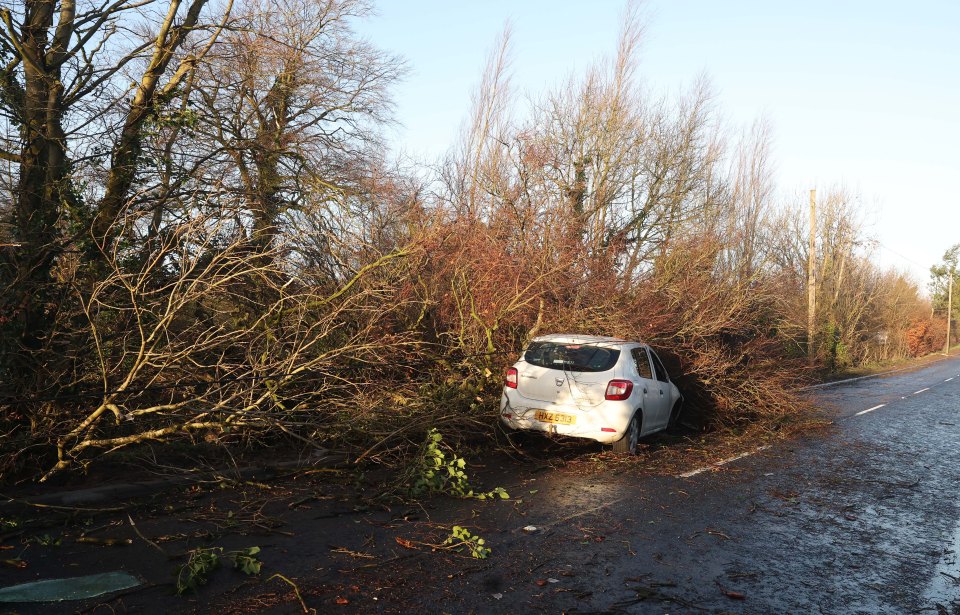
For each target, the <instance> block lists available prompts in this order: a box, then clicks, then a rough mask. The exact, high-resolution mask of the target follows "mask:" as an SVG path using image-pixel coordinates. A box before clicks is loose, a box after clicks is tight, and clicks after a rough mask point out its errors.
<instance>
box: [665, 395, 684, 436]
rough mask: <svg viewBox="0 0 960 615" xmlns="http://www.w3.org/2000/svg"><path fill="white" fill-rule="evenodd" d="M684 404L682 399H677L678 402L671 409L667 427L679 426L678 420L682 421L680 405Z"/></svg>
mask: <svg viewBox="0 0 960 615" xmlns="http://www.w3.org/2000/svg"><path fill="white" fill-rule="evenodd" d="M682 405H683V402H682V401H681V400H679V399H678V400H677V403H675V404H673V410H671V411H670V421H669V422H668V423H667V429H673V428H674V427H676V426H677V422H679V421H680V407H681V406H682Z"/></svg>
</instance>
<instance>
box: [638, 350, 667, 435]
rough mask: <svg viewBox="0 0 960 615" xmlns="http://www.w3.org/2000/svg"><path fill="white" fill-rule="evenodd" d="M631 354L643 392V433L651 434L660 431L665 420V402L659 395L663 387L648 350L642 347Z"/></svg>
mask: <svg viewBox="0 0 960 615" xmlns="http://www.w3.org/2000/svg"><path fill="white" fill-rule="evenodd" d="M630 353H631V354H632V355H633V364H634V367H635V368H636V371H637V376H639V378H640V389H641V392H642V398H641V399H642V402H641V407H642V408H643V426H642V431H641V433H650V432H651V431H656V430H657V429H660V428H661V427H660V425H661V423H662V422H663V420H664V419H663V418H662V416H661V415H662V414H663V413H664V410H663V401H662V396H661V395H660V393H659V391H660V388H662V387H661V383H660V382H659V381H657V379H656V376H655V375H654V371H653V366H652V363H651V362H650V357H649V356H647V349H646V348H644V347H642V346H641V347H639V348H634V349H633V350H631V351H630ZM668 418H669V417H668ZM664 425H665V423H664Z"/></svg>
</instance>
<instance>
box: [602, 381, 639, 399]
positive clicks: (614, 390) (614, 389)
mask: <svg viewBox="0 0 960 615" xmlns="http://www.w3.org/2000/svg"><path fill="white" fill-rule="evenodd" d="M630 393H633V383H632V382H630V381H629V380H611V381H610V382H609V383H607V392H606V393H605V394H604V396H603V397H604V399H608V400H610V401H623V400H624V399H627V398H628V397H630Z"/></svg>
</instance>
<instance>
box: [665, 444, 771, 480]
mask: <svg viewBox="0 0 960 615" xmlns="http://www.w3.org/2000/svg"><path fill="white" fill-rule="evenodd" d="M768 448H770V447H769V446H761V447H758V448H755V449H753V450H752V451H747V452H746V453H740V454H739V455H736V456H734V457H730V458H728V459H723V460H721V461H718V462H716V463H711V464H710V465H708V466H704V467H702V468H697V469H696V470H690V471H689V472H684V473H683V474H679V475H678V478H690V477H691V476H696V475H697V474H703V473H704V472H706V471H708V470H715V469H717V468H719V467H720V466H725V465H727V464H728V463H733V462H734V461H739V460H740V459H743V458H744V457H749V456H750V455H753V454H754V453H759V452H760V451H765V450H767V449H768Z"/></svg>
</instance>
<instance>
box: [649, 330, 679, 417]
mask: <svg viewBox="0 0 960 615" xmlns="http://www.w3.org/2000/svg"><path fill="white" fill-rule="evenodd" d="M647 351H648V352H649V353H650V360H651V363H653V373H654V377H655V378H656V379H657V380H656V382H655V383H654V387H655V390H656V394H654V392H653V391H651V392H650V393H651V396H656V397H657V398H658V402H659V403H658V404H657V409H658V411H659V413H658V415H657V420H656V424H655V428H656V429H658V430H659V429H666V428H667V424H668V423H669V422H670V409H671V405H672V403H673V398H672V397H673V396H672V394H671V386H670V378H669V377H668V376H667V370H666V368H664V367H663V363H662V362H661V361H660V357H658V356H657V353H655V352H654V351H653V349H650V348H648V349H647Z"/></svg>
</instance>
